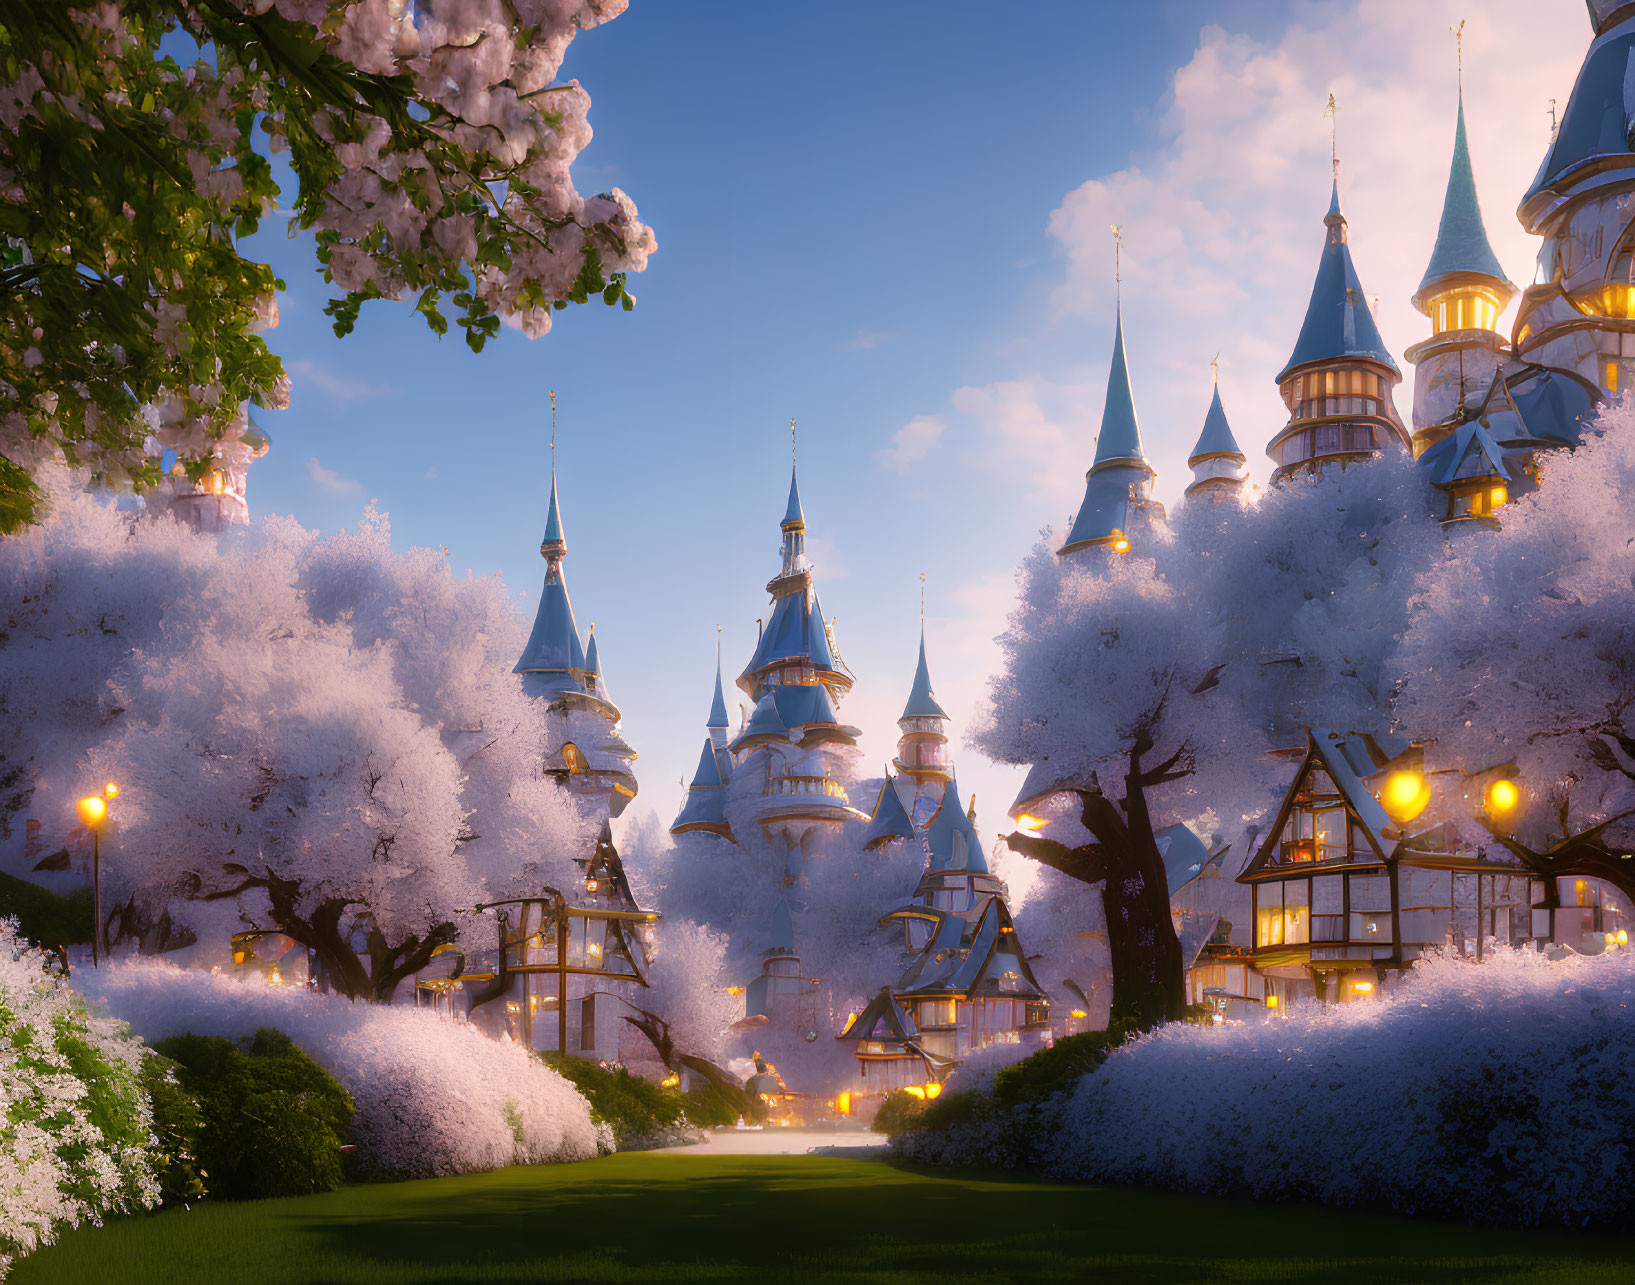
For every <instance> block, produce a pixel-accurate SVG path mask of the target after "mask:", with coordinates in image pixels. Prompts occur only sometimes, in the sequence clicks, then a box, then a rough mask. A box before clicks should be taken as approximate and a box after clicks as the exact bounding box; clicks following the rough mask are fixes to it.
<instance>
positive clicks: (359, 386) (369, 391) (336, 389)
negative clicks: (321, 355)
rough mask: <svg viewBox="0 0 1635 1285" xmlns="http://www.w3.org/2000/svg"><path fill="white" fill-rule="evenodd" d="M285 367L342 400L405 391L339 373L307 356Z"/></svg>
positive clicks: (352, 400)
mask: <svg viewBox="0 0 1635 1285" xmlns="http://www.w3.org/2000/svg"><path fill="white" fill-rule="evenodd" d="M285 368H286V369H287V370H288V371H289V373H290V374H291V375H298V376H300V379H301V380H306V381H307V382H309V383H311V384H313V385H314V386H316V387H317V388H320V389H322V390H323V391H324V392H326V393H328V394H329V395H330V396H331V397H333V398H334V399H335V400H336V401H340V402H357V401H367V400H372V399H374V398H377V397H396V396H397V395H398V394H399V393H400V392H402V391H403V390H402V389H401V388H398V387H396V386H394V385H392V384H371V383H367V382H365V381H364V380H361V379H353V378H352V377H351V376H349V375H340V374H337V373H336V372H334V371H332V370H330V369H329V367H327V366H323V365H320V364H319V363H318V362H315V361H309V360H307V359H305V358H303V359H301V360H300V361H292V362H287V363H285ZM295 386H296V387H297V388H299V387H300V380H296V381H295Z"/></svg>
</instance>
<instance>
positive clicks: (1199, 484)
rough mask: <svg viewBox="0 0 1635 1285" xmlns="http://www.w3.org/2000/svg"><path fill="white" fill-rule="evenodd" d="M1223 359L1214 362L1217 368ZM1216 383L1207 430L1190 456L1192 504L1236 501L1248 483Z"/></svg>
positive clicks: (1187, 491)
mask: <svg viewBox="0 0 1635 1285" xmlns="http://www.w3.org/2000/svg"><path fill="white" fill-rule="evenodd" d="M1218 361H1219V358H1216V361H1214V362H1211V363H1210V365H1211V366H1217V363H1218ZM1218 373H1219V372H1218V367H1217V379H1216V381H1215V391H1214V395H1213V396H1211V397H1210V399H1209V412H1208V413H1207V414H1206V415H1205V416H1204V427H1203V431H1202V432H1201V433H1199V434H1198V444H1197V445H1196V446H1194V447H1193V448H1192V454H1191V455H1190V456H1188V457H1187V467H1188V468H1189V469H1191V470H1192V483H1191V485H1189V486H1188V487H1187V489H1186V498H1187V500H1188V501H1192V502H1205V501H1210V502H1218V501H1220V500H1230V499H1236V498H1237V496H1238V494H1239V492H1240V491H1242V489H1243V483H1244V481H1245V474H1244V469H1243V466H1244V463H1245V462H1246V461H1245V457H1244V454H1243V451H1242V449H1241V448H1239V446H1238V439H1237V438H1235V437H1234V436H1233V435H1232V426H1231V425H1230V424H1229V423H1227V422H1226V408H1225V407H1224V406H1222V405H1221V385H1220V380H1219V378H1218Z"/></svg>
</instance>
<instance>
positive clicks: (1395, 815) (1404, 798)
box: [1380, 769, 1431, 825]
mask: <svg viewBox="0 0 1635 1285" xmlns="http://www.w3.org/2000/svg"><path fill="white" fill-rule="evenodd" d="M1430 801H1431V785H1430V782H1429V781H1427V780H1426V779H1425V776H1424V773H1422V772H1414V771H1411V770H1407V769H1404V770H1402V771H1397V772H1392V773H1391V775H1390V776H1388V777H1386V778H1385V788H1384V789H1383V790H1381V791H1380V806H1381V807H1383V808H1384V809H1385V811H1386V813H1387V814H1388V815H1389V816H1390V818H1391V820H1393V821H1395V822H1396V823H1397V824H1398V825H1406V824H1407V823H1408V822H1410V821H1412V820H1413V819H1414V818H1415V817H1417V816H1418V815H1419V814H1420V813H1421V812H1423V811H1424V810H1425V809H1426V807H1428V806H1429V805H1430Z"/></svg>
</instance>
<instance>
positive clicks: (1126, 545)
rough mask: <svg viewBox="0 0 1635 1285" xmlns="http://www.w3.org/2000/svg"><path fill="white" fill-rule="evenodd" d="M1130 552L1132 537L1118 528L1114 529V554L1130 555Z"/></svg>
mask: <svg viewBox="0 0 1635 1285" xmlns="http://www.w3.org/2000/svg"><path fill="white" fill-rule="evenodd" d="M1129 551H1130V537H1129V536H1127V535H1125V534H1124V532H1122V531H1120V530H1119V529H1118V528H1117V527H1114V528H1113V552H1114V553H1128V552H1129Z"/></svg>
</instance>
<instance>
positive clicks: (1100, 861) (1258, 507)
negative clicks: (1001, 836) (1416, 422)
mask: <svg viewBox="0 0 1635 1285" xmlns="http://www.w3.org/2000/svg"><path fill="white" fill-rule="evenodd" d="M1428 491H1429V488H1427V487H1426V486H1425V484H1424V482H1423V479H1422V478H1421V477H1420V476H1419V475H1418V474H1416V473H1415V472H1414V470H1413V466H1412V464H1411V462H1409V461H1406V460H1396V459H1383V460H1379V461H1375V462H1373V463H1371V464H1369V465H1367V466H1366V467H1358V468H1352V469H1348V470H1343V471H1339V470H1337V471H1333V472H1331V473H1330V474H1329V475H1328V476H1326V477H1324V478H1322V479H1320V480H1317V481H1308V482H1295V483H1292V484H1289V485H1286V486H1284V487H1280V488H1278V489H1277V490H1276V491H1274V492H1272V493H1270V494H1268V495H1267V496H1265V497H1262V498H1261V500H1260V501H1259V503H1258V504H1253V505H1245V506H1241V507H1240V506H1238V505H1235V504H1231V505H1208V506H1205V505H1198V506H1190V507H1188V508H1184V509H1183V510H1182V511H1181V513H1180V514H1179V515H1178V516H1177V518H1176V520H1175V522H1174V523H1173V524H1168V525H1166V524H1157V525H1155V526H1154V528H1153V529H1152V530H1151V531H1150V533H1149V534H1148V536H1147V538H1146V539H1145V540H1144V541H1141V542H1138V547H1137V549H1136V550H1135V551H1133V552H1131V553H1129V554H1126V555H1123V556H1120V555H1117V554H1114V553H1112V552H1110V551H1103V550H1090V551H1088V552H1087V553H1085V554H1081V555H1078V556H1076V557H1069V558H1066V559H1063V558H1060V557H1058V556H1057V555H1056V554H1055V553H1054V552H1052V550H1053V549H1054V548H1055V546H1056V545H1057V544H1058V543H1059V541H1056V540H1054V539H1048V538H1047V539H1044V540H1042V541H1041V542H1040V544H1039V545H1038V546H1036V548H1035V549H1034V551H1033V553H1032V554H1031V555H1030V556H1029V558H1028V559H1027V560H1026V561H1025V562H1024V563H1023V566H1022V569H1021V572H1020V580H1021V593H1020V598H1019V603H1018V606H1017V608H1016V611H1015V612H1014V613H1013V615H1012V617H1011V621H1010V626H1009V629H1008V630H1007V632H1006V633H1005V635H1004V636H1003V637H1002V638H1001V640H1000V641H1001V645H1002V647H1003V648H1004V652H1005V659H1006V663H1005V669H1004V671H1003V672H1002V673H1001V674H1000V675H999V676H998V677H997V678H996V679H995V680H994V684H993V689H992V700H991V705H990V708H989V710H988V712H987V714H986V717H985V720H984V722H983V723H982V725H981V726H979V727H978V728H977V729H976V732H975V738H974V739H975V741H976V744H977V745H978V747H979V748H981V749H983V750H984V751H986V752H987V753H989V754H991V755H992V756H994V757H995V758H998V759H1000V760H1002V761H1006V762H1013V763H1029V764H1034V765H1035V775H1034V778H1033V780H1034V783H1035V785H1036V786H1037V787H1038V788H1039V790H1040V792H1041V796H1042V797H1045V798H1048V799H1049V800H1050V802H1049V804H1048V805H1047V806H1046V807H1045V815H1044V819H1045V820H1046V821H1048V822H1049V824H1048V825H1047V826H1046V827H1045V828H1044V829H1043V830H1042V831H1041V832H1039V833H1037V834H1026V833H1021V832H1018V833H1015V834H1013V835H1011V836H1009V842H1010V844H1011V846H1012V847H1013V848H1015V849H1016V850H1017V851H1019V852H1022V853H1023V854H1024V855H1027V856H1029V857H1032V858H1034V859H1035V860H1038V861H1041V862H1043V863H1044V864H1046V865H1049V866H1052V867H1054V868H1055V869H1057V870H1060V871H1062V872H1063V873H1065V874H1068V875H1071V876H1073V877H1074V878H1075V879H1078V880H1080V881H1081V882H1084V883H1089V884H1100V885H1101V887H1102V900H1103V902H1104V909H1105V912H1106V920H1107V934H1108V945H1109V950H1110V953H1111V957H1112V967H1113V997H1112V1021H1113V1022H1114V1023H1115V1024H1118V1023H1127V1024H1130V1025H1133V1026H1134V1027H1136V1028H1145V1027H1148V1026H1151V1025H1153V1024H1155V1023H1157V1022H1160V1021H1165V1020H1171V1019H1173V1018H1175V1017H1177V1016H1179V1015H1180V1012H1181V1009H1182V1007H1183V993H1182V972H1183V960H1182V956H1181V950H1180V945H1179V942H1178V940H1177V938H1176V935H1175V928H1174V922H1173V919H1172V917H1171V915H1170V905H1169V890H1168V883H1167V878H1166V876H1165V872H1164V865H1163V860H1162V855H1161V853H1160V850H1159V845H1158V838H1157V835H1158V832H1159V831H1160V830H1161V829H1163V828H1164V827H1165V826H1168V825H1172V824H1176V823H1193V824H1194V825H1195V826H1200V827H1201V826H1202V825H1203V824H1204V818H1205V816H1206V814H1211V813H1213V814H1223V815H1225V816H1226V817H1227V818H1228V819H1229V823H1228V824H1227V826H1226V829H1227V832H1228V833H1227V834H1226V835H1225V837H1226V838H1227V839H1228V840H1229V841H1231V842H1233V843H1234V845H1235V846H1236V847H1237V848H1238V850H1239V857H1240V861H1241V859H1242V856H1243V855H1244V854H1245V853H1246V851H1247V849H1248V847H1249V845H1250V844H1251V843H1252V842H1253V839H1254V835H1255V833H1256V831H1255V830H1254V829H1252V828H1251V827H1255V826H1258V825H1259V824H1260V823H1261V822H1262V821H1263V820H1264V817H1265V814H1266V812H1267V810H1268V809H1269V808H1270V807H1271V806H1272V805H1273V804H1274V803H1275V802H1276V799H1277V795H1278V792H1279V790H1280V788H1281V787H1282V785H1284V784H1286V775H1287V773H1286V770H1283V769H1280V767H1279V765H1278V763H1277V761H1276V760H1274V759H1271V758H1269V757H1268V753H1269V752H1270V751H1272V750H1276V749H1280V748H1288V747H1289V746H1290V745H1292V744H1294V743H1295V742H1296V739H1297V738H1298V737H1299V736H1300V735H1301V731H1300V729H1301V728H1303V727H1313V726H1333V727H1339V728H1343V729H1345V730H1347V731H1374V730H1378V731H1384V730H1385V729H1386V728H1387V727H1388V726H1389V725H1390V721H1391V708H1390V695H1391V692H1390V686H1389V681H1388V678H1387V662H1388V661H1389V658H1390V656H1391V654H1392V651H1393V649H1394V647H1395V645H1396V640H1397V639H1398V638H1399V637H1400V635H1401V633H1402V631H1403V630H1404V629H1405V628H1406V627H1407V619H1408V611H1409V608H1408V598H1409V595H1410V592H1411V589H1412V586H1413V584H1414V582H1415V577H1416V576H1417V575H1418V574H1420V573H1421V572H1422V571H1423V570H1425V569H1426V568H1427V567H1428V566H1430V565H1431V564H1432V563H1433V562H1434V561H1435V560H1436V559H1438V558H1440V557H1441V556H1442V555H1441V550H1442V539H1441V532H1440V529H1439V527H1438V525H1437V523H1436V521H1435V520H1434V518H1433V516H1432V512H1431V497H1430V495H1429V493H1428ZM1210 824H1211V826H1213V824H1216V823H1215V822H1214V821H1213V820H1211V822H1210Z"/></svg>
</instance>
